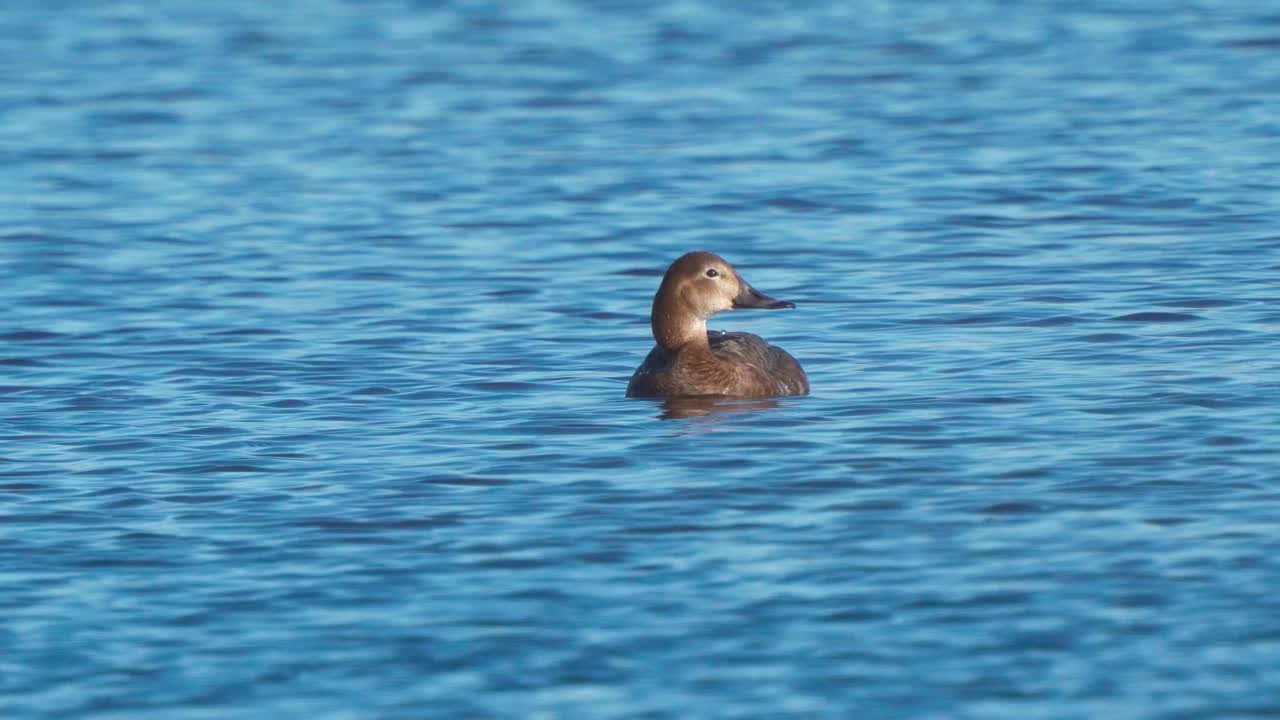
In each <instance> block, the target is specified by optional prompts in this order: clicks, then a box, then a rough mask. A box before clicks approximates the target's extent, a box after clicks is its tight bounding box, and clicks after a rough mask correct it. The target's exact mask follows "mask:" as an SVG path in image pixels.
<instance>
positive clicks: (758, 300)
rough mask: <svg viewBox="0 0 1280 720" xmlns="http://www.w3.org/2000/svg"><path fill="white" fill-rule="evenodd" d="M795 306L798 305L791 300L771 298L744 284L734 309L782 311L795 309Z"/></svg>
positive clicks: (734, 300)
mask: <svg viewBox="0 0 1280 720" xmlns="http://www.w3.org/2000/svg"><path fill="white" fill-rule="evenodd" d="M795 306H796V304H795V303H793V302H791V301H789V300H778V299H777V298H771V297H769V296H768V295H765V294H764V293H762V292H760V291H759V290H756V289H755V288H753V287H751V286H750V285H748V284H746V283H742V289H741V290H739V291H738V296H737V297H735V298H734V299H733V307H734V309H735V310H738V309H743V308H758V309H761V310H781V309H783V308H793V307H795Z"/></svg>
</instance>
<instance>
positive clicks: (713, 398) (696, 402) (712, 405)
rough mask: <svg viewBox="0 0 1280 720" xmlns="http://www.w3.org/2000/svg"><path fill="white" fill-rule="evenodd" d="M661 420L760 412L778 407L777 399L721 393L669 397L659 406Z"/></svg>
mask: <svg viewBox="0 0 1280 720" xmlns="http://www.w3.org/2000/svg"><path fill="white" fill-rule="evenodd" d="M659 407H661V408H662V414H661V415H659V416H658V418H659V419H660V420H679V419H684V418H700V417H711V416H714V415H723V414H728V413H743V412H759V411H762V410H772V409H774V408H776V407H778V403H777V401H776V400H734V399H732V398H727V397H724V396H721V395H699V396H695V397H679V398H667V399H666V400H663V401H662V404H661V405H660V406H659Z"/></svg>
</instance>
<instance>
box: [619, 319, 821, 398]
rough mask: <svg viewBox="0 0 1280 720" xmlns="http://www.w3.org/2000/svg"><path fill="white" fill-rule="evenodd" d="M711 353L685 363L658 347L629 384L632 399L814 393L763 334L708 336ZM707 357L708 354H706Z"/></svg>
mask: <svg viewBox="0 0 1280 720" xmlns="http://www.w3.org/2000/svg"><path fill="white" fill-rule="evenodd" d="M707 342H708V343H709V344H710V347H711V354H710V356H707V357H698V356H696V355H691V356H687V357H683V358H680V357H678V356H677V354H676V353H674V352H671V351H669V350H664V349H663V348H662V347H660V346H654V348H653V350H651V351H649V355H648V356H647V357H645V359H644V362H643V363H641V364H640V367H639V368H637V369H636V371H635V373H634V374H633V375H632V376H631V381H630V382H629V383H628V384H627V397H680V396H688V395H723V396H727V397H744V398H746V397H751V398H762V397H779V396H783V395H807V394H809V378H808V377H806V376H805V374H804V370H803V369H802V368H801V367H800V363H798V362H796V359H795V358H793V357H791V355H790V354H788V353H787V351H785V350H783V349H781V348H778V347H774V346H773V345H770V344H769V343H767V342H765V340H764V339H763V338H761V337H760V336H758V335H752V334H751V333H744V332H732V333H730V332H719V331H712V332H709V333H707ZM703 353H704V355H705V351H703Z"/></svg>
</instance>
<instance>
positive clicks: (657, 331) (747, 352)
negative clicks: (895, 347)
mask: <svg viewBox="0 0 1280 720" xmlns="http://www.w3.org/2000/svg"><path fill="white" fill-rule="evenodd" d="M795 306H796V305H795V303H793V302H788V301H786V300H778V299H775V298H772V297H769V296H768V295H765V294H764V293H762V292H760V291H759V290H756V289H755V288H754V287H752V286H751V285H750V284H749V283H748V282H747V281H746V280H743V279H742V276H741V275H739V274H738V272H737V271H736V270H734V269H733V266H732V265H730V264H729V263H728V262H726V261H725V259H724V258H722V257H720V256H719V255H716V254H715V253H711V252H706V251H701V250H700V251H695V252H690V253H686V254H684V255H682V256H680V258H679V259H677V260H676V261H675V262H673V263H671V267H669V268H667V272H666V274H664V275H663V276H662V284H661V285H659V286H658V292H657V294H655V295H654V297H653V310H652V312H650V314H649V324H650V326H651V327H652V329H653V339H654V340H655V341H656V342H657V344H656V345H655V346H654V348H653V350H651V351H649V354H648V356H646V357H645V359H644V362H642V363H641V364H640V367H638V368H636V371H635V373H634V374H632V376H631V380H630V381H629V382H628V383H627V397H637V398H640V397H648V398H678V397H698V396H718V397H724V398H733V399H761V398H772V397H783V396H788V395H808V394H809V378H808V376H806V375H805V373H804V369H803V368H801V367H800V363H799V362H797V361H796V359H795V358H793V357H791V355H790V354H789V353H788V352H787V351H786V350H783V349H782V348H779V347H775V346H773V345H770V344H769V343H768V342H766V341H765V340H764V339H763V338H761V337H760V336H758V335H752V334H751V333H745V332H724V331H719V330H711V331H708V330H707V320H708V319H709V318H710V317H711V316H712V315H715V314H716V313H718V312H723V311H726V310H739V309H745V308H760V309H765V310H779V309H783V308H794V307H795Z"/></svg>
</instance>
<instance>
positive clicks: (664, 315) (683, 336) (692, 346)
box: [649, 294, 710, 352]
mask: <svg viewBox="0 0 1280 720" xmlns="http://www.w3.org/2000/svg"><path fill="white" fill-rule="evenodd" d="M661 297H662V295H661V294H659V299H654V301H653V313H652V314H651V315H650V316H649V322H650V324H651V325H652V326H653V339H654V340H656V341H657V342H658V345H659V346H660V347H662V348H663V349H664V350H668V351H670V352H679V351H680V350H700V349H701V350H710V345H708V344H707V321H706V320H705V319H704V318H700V317H698V316H697V315H694V314H692V313H690V312H688V311H687V310H685V311H683V312H681V311H680V310H678V309H677V308H676V307H675V305H676V303H674V302H663V301H662V300H661V299H660V298H661Z"/></svg>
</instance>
